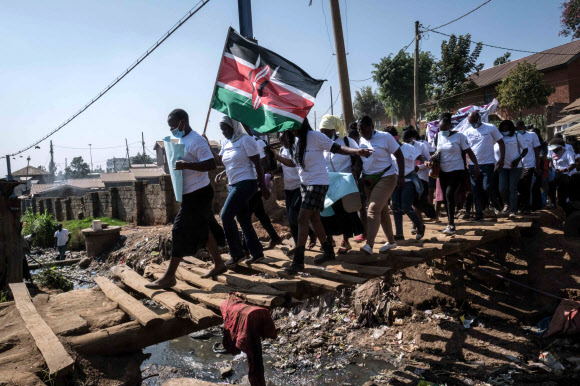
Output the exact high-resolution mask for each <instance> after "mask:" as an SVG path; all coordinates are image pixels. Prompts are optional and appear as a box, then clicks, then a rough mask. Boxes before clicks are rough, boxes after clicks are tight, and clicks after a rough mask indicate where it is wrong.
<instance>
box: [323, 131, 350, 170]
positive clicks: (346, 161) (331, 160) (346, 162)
mask: <svg viewBox="0 0 580 386" xmlns="http://www.w3.org/2000/svg"><path fill="white" fill-rule="evenodd" d="M346 138H347V140H348V147H351V148H353V149H358V145H357V143H356V141H355V140H354V139H351V138H348V137H346ZM334 143H336V144H337V145H339V146H346V145H345V144H344V138H340V137H338V138H336V139H335V140H334ZM324 162H326V170H328V171H329V172H337V173H350V172H351V171H352V160H351V157H350V156H349V155H343V154H333V153H331V152H329V151H325V152H324Z"/></svg>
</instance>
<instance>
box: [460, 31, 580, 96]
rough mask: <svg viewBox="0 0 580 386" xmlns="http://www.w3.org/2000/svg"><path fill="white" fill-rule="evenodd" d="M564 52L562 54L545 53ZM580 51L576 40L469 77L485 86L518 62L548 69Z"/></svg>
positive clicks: (501, 77)
mask: <svg viewBox="0 0 580 386" xmlns="http://www.w3.org/2000/svg"><path fill="white" fill-rule="evenodd" d="M548 53H550V54H564V55H547V54H548ZM579 53H580V40H576V41H573V42H570V43H567V44H563V45H561V46H558V47H554V48H550V49H548V50H545V51H542V52H541V53H539V54H533V55H530V56H526V57H524V58H521V59H517V60H514V61H511V62H508V63H504V64H500V65H499V66H495V67H491V68H488V69H485V70H481V71H480V72H479V75H475V74H474V75H472V76H471V78H472V79H473V81H474V82H475V84H477V85H478V86H479V87H483V86H487V85H489V84H493V83H496V82H499V81H501V80H502V79H503V78H505V77H506V76H507V74H508V73H509V72H510V71H511V70H512V69H513V68H514V67H516V66H517V65H518V63H523V62H524V61H525V62H528V63H531V64H535V65H536V67H537V68H538V70H548V69H550V68H552V67H557V66H561V65H563V64H566V63H568V62H569V61H570V60H572V58H574V57H575V56H576V55H578V54H579Z"/></svg>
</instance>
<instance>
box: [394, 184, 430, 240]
mask: <svg viewBox="0 0 580 386" xmlns="http://www.w3.org/2000/svg"><path fill="white" fill-rule="evenodd" d="M416 195H417V190H416V189H415V184H414V183H413V182H412V181H407V182H405V186H403V189H400V188H399V187H396V188H395V190H394V191H393V194H392V195H391V208H392V209H393V217H394V219H395V231H396V235H398V236H400V235H402V234H403V214H404V213H406V214H407V216H409V218H410V219H411V221H412V222H413V225H415V227H416V228H417V229H419V228H421V226H422V225H423V224H422V223H421V220H419V216H418V215H417V212H415V209H413V201H414V200H415V196H416Z"/></svg>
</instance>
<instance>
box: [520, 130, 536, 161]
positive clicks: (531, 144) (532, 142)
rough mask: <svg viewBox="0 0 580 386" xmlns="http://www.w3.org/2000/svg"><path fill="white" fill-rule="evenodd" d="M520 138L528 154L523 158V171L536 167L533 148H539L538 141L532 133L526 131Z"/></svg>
mask: <svg viewBox="0 0 580 386" xmlns="http://www.w3.org/2000/svg"><path fill="white" fill-rule="evenodd" d="M522 138H523V139H524V141H525V142H526V145H527V148H528V154H526V156H525V157H524V160H523V161H524V169H531V168H535V167H536V152H535V150H534V149H535V148H537V147H540V139H539V138H538V136H537V135H536V133H534V132H533V131H526V132H525V133H524V134H523V135H522Z"/></svg>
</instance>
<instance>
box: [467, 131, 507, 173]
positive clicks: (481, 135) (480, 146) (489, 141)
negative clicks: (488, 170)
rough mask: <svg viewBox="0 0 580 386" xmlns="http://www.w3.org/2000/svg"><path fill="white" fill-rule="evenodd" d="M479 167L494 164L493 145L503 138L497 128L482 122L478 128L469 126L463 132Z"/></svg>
mask: <svg viewBox="0 0 580 386" xmlns="http://www.w3.org/2000/svg"><path fill="white" fill-rule="evenodd" d="M463 134H464V135H465V136H466V137H467V142H469V146H470V147H471V150H473V152H474V153H475V158H477V163H478V164H480V165H487V164H495V156H494V151H493V145H494V144H495V143H496V142H497V141H499V140H500V139H502V138H503V136H502V135H501V133H500V132H499V130H498V129H497V127H495V126H494V125H492V124H489V123H485V122H482V123H481V126H479V128H477V129H476V128H475V127H473V126H469V127H468V128H467V129H466V130H464V131H463Z"/></svg>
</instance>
